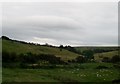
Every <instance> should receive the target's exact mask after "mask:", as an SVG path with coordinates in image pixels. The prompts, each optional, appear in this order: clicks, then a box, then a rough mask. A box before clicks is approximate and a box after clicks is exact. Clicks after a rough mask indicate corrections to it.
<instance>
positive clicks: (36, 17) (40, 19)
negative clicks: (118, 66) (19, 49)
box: [3, 2, 118, 45]
mask: <svg viewBox="0 0 120 84" xmlns="http://www.w3.org/2000/svg"><path fill="white" fill-rule="evenodd" d="M117 18H118V17H117V3H49V2H47V3H11V4H8V3H6V4H4V5H3V35H7V36H10V37H12V38H14V39H19V40H26V41H34V42H39V43H41V42H42V43H44V42H47V41H48V42H50V43H51V44H55V45H59V44H64V45H66V44H70V45H117V44H118V27H117V25H118V23H117V22H118V21H117ZM36 38H37V39H36Z"/></svg>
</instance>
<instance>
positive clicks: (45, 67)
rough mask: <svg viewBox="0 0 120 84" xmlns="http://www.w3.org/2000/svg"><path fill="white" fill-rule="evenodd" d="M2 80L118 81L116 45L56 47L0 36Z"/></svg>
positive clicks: (119, 80)
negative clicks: (0, 37) (0, 45)
mask: <svg viewBox="0 0 120 84" xmlns="http://www.w3.org/2000/svg"><path fill="white" fill-rule="evenodd" d="M0 42H2V82H3V84H4V83H5V82H8V83H9V82H51V83H53V82H55V83H57V84H58V83H60V84H61V83H62V84H63V83H65V82H74V83H75V84H76V83H78V84H79V83H80V82H82V83H86V82H87V83H88V82H89V83H90V82H91V83H92V84H93V83H94V84H96V83H98V82H105V83H109V84H110V83H111V84H112V83H115V84H116V83H120V73H119V71H120V56H119V54H118V48H117V47H71V46H63V45H60V46H59V47H55V46H51V45H48V44H47V45H40V44H34V43H26V42H23V41H16V40H11V39H9V38H8V37H2V41H1V39H0Z"/></svg>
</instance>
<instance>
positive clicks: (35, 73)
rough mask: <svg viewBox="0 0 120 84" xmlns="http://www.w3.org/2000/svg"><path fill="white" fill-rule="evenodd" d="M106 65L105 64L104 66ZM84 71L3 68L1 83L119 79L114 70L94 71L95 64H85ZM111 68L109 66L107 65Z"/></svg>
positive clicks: (117, 73) (76, 69) (116, 71)
mask: <svg viewBox="0 0 120 84" xmlns="http://www.w3.org/2000/svg"><path fill="white" fill-rule="evenodd" d="M106 65H107V64H106ZM80 66H85V69H80V68H54V69H9V68H3V74H2V75H3V82H112V80H115V79H118V78H119V71H118V70H117V69H115V68H108V69H95V66H97V64H95V63H89V64H88V63H87V64H82V65H80ZM108 66H109V67H111V66H112V65H111V64H108Z"/></svg>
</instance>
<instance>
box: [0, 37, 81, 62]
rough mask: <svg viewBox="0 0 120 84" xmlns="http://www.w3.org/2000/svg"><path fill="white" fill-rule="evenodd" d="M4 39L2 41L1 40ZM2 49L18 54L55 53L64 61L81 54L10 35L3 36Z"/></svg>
mask: <svg viewBox="0 0 120 84" xmlns="http://www.w3.org/2000/svg"><path fill="white" fill-rule="evenodd" d="M1 40H2V41H1ZM0 42H2V50H3V51H7V52H15V53H17V54H21V53H28V52H32V53H33V54H53V55H55V56H57V57H61V59H63V60H64V61H67V60H72V59H75V58H76V57H77V56H79V55H78V54H76V53H73V52H70V51H68V50H65V49H62V50H60V48H58V47H49V46H43V45H35V44H30V43H26V42H22V41H17V40H11V39H9V38H8V37H5V36H4V37H2V39H0Z"/></svg>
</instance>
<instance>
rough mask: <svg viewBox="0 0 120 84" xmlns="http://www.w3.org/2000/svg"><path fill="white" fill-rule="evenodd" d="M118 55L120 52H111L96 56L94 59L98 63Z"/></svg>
mask: <svg viewBox="0 0 120 84" xmlns="http://www.w3.org/2000/svg"><path fill="white" fill-rule="evenodd" d="M115 55H118V51H110V52H104V53H97V54H94V59H95V60H97V61H100V60H102V59H103V58H104V57H108V58H112V57H113V56H115Z"/></svg>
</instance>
